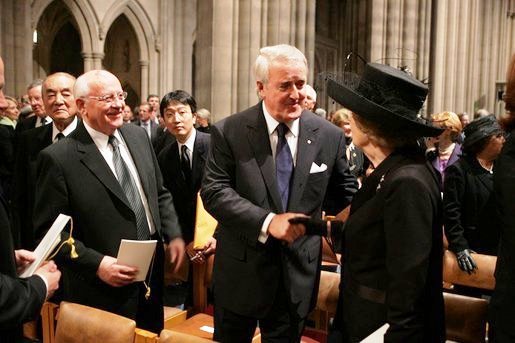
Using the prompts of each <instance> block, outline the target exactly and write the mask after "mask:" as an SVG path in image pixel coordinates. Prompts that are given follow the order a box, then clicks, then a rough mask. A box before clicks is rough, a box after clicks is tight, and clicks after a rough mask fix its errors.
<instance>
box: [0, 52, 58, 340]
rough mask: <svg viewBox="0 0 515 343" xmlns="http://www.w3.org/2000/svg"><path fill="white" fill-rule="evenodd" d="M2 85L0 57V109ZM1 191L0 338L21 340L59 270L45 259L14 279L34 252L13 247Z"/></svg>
mask: <svg viewBox="0 0 515 343" xmlns="http://www.w3.org/2000/svg"><path fill="white" fill-rule="evenodd" d="M3 88H4V63H3V61H2V58H0V112H2V111H3V110H4V109H5V108H6V107H7V102H6V101H5V98H4V93H3ZM2 193H3V192H2V190H1V189H0V339H1V340H2V342H4V341H5V342H18V341H21V340H22V324H23V323H24V322H26V321H29V320H31V319H33V318H35V317H36V316H37V315H38V314H39V311H40V310H41V306H42V305H43V302H44V301H45V299H46V298H47V297H48V296H51V295H52V294H53V293H54V291H55V290H56V289H57V287H58V285H59V279H60V277H61V272H59V270H57V267H56V265H55V264H54V262H48V263H46V264H44V265H43V266H41V267H39V268H38V269H37V270H36V272H35V273H34V275H32V276H31V277H29V278H27V279H24V280H23V279H18V278H17V268H19V267H23V266H25V265H26V264H27V263H30V262H32V261H34V255H33V253H32V252H30V251H26V250H16V251H15V250H14V249H13V241H12V236H11V229H10V224H9V215H8V210H7V201H6V199H5V198H4V197H3V196H2Z"/></svg>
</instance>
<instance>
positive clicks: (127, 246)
mask: <svg viewBox="0 0 515 343" xmlns="http://www.w3.org/2000/svg"><path fill="white" fill-rule="evenodd" d="M156 244H157V241H156V240H149V241H134V240H130V239H122V242H121V243H120V248H119V249H118V257H117V260H118V263H119V264H124V265H126V266H131V267H136V268H138V274H137V275H136V279H135V280H134V281H145V278H146V277H147V273H148V267H149V266H150V262H152V257H153V256H154V251H155V250H156Z"/></svg>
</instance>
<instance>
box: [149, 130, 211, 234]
mask: <svg viewBox="0 0 515 343" xmlns="http://www.w3.org/2000/svg"><path fill="white" fill-rule="evenodd" d="M168 134H169V133H168ZM196 134H197V135H196V137H195V144H194V146H193V159H192V169H191V172H192V173H191V175H192V178H191V182H192V183H191V184H186V182H185V181H184V178H183V177H182V174H181V159H180V156H179V144H178V143H177V141H175V142H173V143H172V144H171V145H168V146H167V147H166V148H164V149H163V151H161V153H160V154H159V156H158V162H159V167H160V168H161V173H162V174H163V180H164V185H165V187H166V188H167V189H168V190H169V191H170V193H172V197H173V203H174V206H175V210H176V211H177V216H178V217H179V223H180V224H181V227H182V230H183V232H182V236H183V238H184V241H185V242H186V244H188V243H189V242H191V241H192V240H193V234H194V231H195V230H194V228H195V213H196V208H197V193H198V191H199V190H200V183H201V181H202V176H203V175H204V166H205V164H206V158H207V154H208V152H209V143H210V136H209V135H208V134H206V133H202V132H198V131H197V133H196Z"/></svg>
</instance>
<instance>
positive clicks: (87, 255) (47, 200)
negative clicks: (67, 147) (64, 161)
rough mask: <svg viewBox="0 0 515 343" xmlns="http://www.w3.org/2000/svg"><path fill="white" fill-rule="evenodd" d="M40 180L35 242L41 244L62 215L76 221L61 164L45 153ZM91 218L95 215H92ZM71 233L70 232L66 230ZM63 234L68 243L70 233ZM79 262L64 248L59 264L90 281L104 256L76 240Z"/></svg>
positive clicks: (35, 211) (39, 172) (36, 202)
mask: <svg viewBox="0 0 515 343" xmlns="http://www.w3.org/2000/svg"><path fill="white" fill-rule="evenodd" d="M37 174H38V177H37V185H36V195H35V205H34V228H35V236H36V239H38V240H41V239H42V238H43V237H44V235H45V234H46V232H47V231H48V229H49V228H50V226H51V225H52V223H53V222H54V220H55V219H56V218H57V216H58V215H59V213H63V214H66V215H69V216H71V217H72V218H73V217H75V215H74V213H72V212H71V210H70V207H69V203H68V201H69V199H68V187H67V185H66V181H65V178H64V175H63V173H62V167H61V166H60V165H59V162H58V161H57V160H56V159H55V158H54V157H53V156H52V155H51V154H49V153H48V152H47V151H46V150H43V151H41V152H40V153H39V156H38V173H37ZM91 215H95V214H94V213H92V214H91ZM66 230H67V231H69V228H67V229H66ZM66 230H65V231H63V233H62V235H61V238H62V239H63V240H65V239H67V238H68V236H69V232H66ZM74 239H75V248H76V252H77V254H78V255H79V257H78V258H76V259H74V260H73V262H72V261H71V257H70V248H69V247H68V245H64V246H63V248H62V249H61V250H60V251H59V254H57V256H56V262H57V264H58V265H59V264H61V263H63V264H66V265H67V266H68V267H69V268H70V269H72V270H75V271H77V272H79V273H81V274H82V275H85V276H87V277H88V278H91V279H93V278H95V277H96V272H97V270H98V266H99V265H100V262H101V261H102V259H103V257H104V255H103V254H101V253H99V252H98V251H96V250H94V249H91V248H88V247H86V246H85V245H84V243H82V242H81V241H80V239H77V237H76V236H74Z"/></svg>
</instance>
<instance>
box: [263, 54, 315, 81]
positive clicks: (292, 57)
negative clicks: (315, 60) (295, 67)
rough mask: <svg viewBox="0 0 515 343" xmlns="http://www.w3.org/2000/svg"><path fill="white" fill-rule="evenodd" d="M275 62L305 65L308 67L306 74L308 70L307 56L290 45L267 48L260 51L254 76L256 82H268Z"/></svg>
mask: <svg viewBox="0 0 515 343" xmlns="http://www.w3.org/2000/svg"><path fill="white" fill-rule="evenodd" d="M274 62H283V63H286V64H303V65H304V66H305V67H306V72H307V69H308V61H307V60H306V56H304V54H303V53H302V52H301V51H300V50H299V49H297V48H296V47H294V46H291V45H288V44H279V45H274V46H266V47H264V48H261V49H260V50H259V55H258V57H257V58H256V62H255V63H254V76H255V78H256V81H261V82H262V83H264V84H266V83H267V82H268V71H269V69H270V65H271V64H273V63H274Z"/></svg>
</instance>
